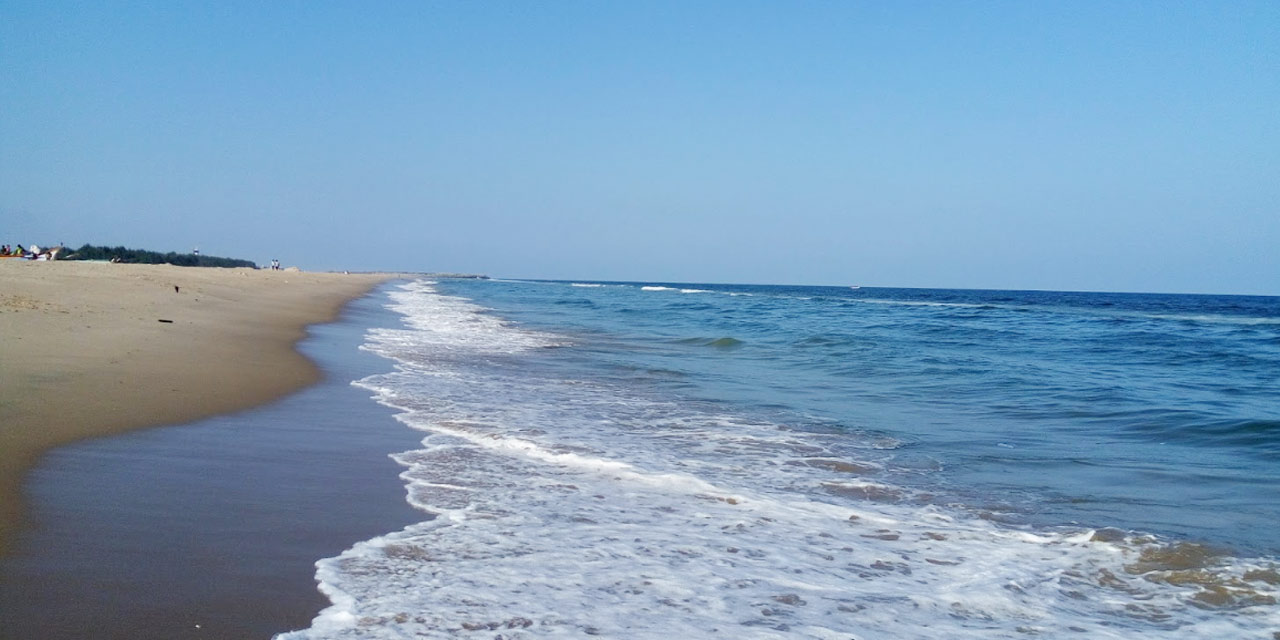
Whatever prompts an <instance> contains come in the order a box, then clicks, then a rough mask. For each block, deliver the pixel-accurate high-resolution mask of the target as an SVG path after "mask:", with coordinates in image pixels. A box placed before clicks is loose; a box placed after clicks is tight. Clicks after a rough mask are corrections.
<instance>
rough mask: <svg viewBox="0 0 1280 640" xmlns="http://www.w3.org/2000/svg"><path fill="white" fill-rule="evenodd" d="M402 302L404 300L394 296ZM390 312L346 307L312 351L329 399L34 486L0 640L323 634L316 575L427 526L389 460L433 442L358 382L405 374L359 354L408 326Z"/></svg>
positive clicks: (135, 435)
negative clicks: (375, 542)
mask: <svg viewBox="0 0 1280 640" xmlns="http://www.w3.org/2000/svg"><path fill="white" fill-rule="evenodd" d="M391 286H394V285H391ZM385 301H386V300H385V296H383V295H381V294H379V293H374V294H373V295H370V296H366V297H363V298H360V299H358V300H355V301H353V302H352V303H350V304H348V305H346V306H345V307H344V308H343V310H342V313H341V315H340V317H339V319H338V321H337V322H334V323H328V324H321V325H314V326H312V327H310V328H309V329H308V330H307V337H306V338H305V339H304V340H303V341H302V342H301V343H299V345H298V348H299V349H300V350H301V352H302V353H303V354H305V355H306V356H307V357H308V358H310V359H311V360H312V361H314V362H316V363H317V365H318V366H319V367H320V368H321V371H322V373H323V377H322V379H321V380H320V382H319V383H318V384H315V385H312V386H309V387H307V388H306V389H303V390H301V391H300V392H298V393H295V394H291V395H289V396H288V397H285V398H282V399H280V400H279V401H276V402H270V403H268V404H266V405H264V406H262V407H257V408H254V409H250V410H246V411H237V412H235V413H231V414H225V415H218V416H214V417H211V418H207V419H204V420H199V421H196V422H192V423H188V424H184V425H180V426H173V427H167V428H163V429H148V430H141V431H135V432H131V433H126V434H120V435H116V436H112V437H109V438H97V439H92V440H86V441H82V442H76V443H72V444H69V445H66V446H62V447H58V448H57V449H55V450H53V451H50V452H48V453H47V454H46V455H44V456H42V457H41V459H40V462H39V463H38V464H37V465H36V466H35V468H33V469H32V470H31V471H29V472H28V473H27V474H26V476H25V480H24V481H23V491H24V493H25V495H26V497H27V500H28V507H27V516H26V518H25V523H26V525H27V526H26V527H24V528H23V530H22V531H21V532H19V533H18V535H16V536H15V537H14V540H13V544H12V545H11V549H10V553H9V554H8V555H7V556H5V557H3V558H0V640H10V639H12V640H30V639H31V638H101V639H103V640H113V639H116V638H118V639H120V640H171V639H173V638H202V639H207V640H241V639H244V638H263V639H265V638H270V637H271V636H272V635H273V634H276V633H280V632H284V631H288V630H292V629H299V628H304V627H306V626H308V625H309V624H310V622H311V619H312V618H313V617H314V616H315V615H316V614H317V613H318V612H319V611H320V610H321V609H322V608H324V607H325V606H328V604H329V601H328V599H326V598H325V597H324V596H322V595H321V594H320V592H319V591H317V589H316V581H315V571H316V568H315V562H316V561H317V560H319V559H321V558H326V557H331V556H335V555H338V554H339V553H341V552H342V551H343V550H345V549H347V548H348V547H350V546H351V545H352V544H354V543H355V542H357V541H360V540H366V539H368V538H371V537H373V536H376V535H380V534H383V533H386V532H387V531H395V530H397V529H400V528H401V527H404V526H406V525H408V524H410V523H413V522H419V521H422V520H424V519H426V518H427V517H428V516H427V515H426V514H424V513H422V512H420V511H417V510H415V509H413V508H412V507H411V506H410V505H409V503H408V502H407V501H406V500H405V487H404V483H403V482H402V481H401V480H400V478H399V477H398V474H399V473H400V472H401V471H403V467H401V466H400V465H398V464H396V463H395V462H394V461H393V460H392V459H391V458H390V457H389V456H388V454H389V453H392V452H397V451H405V450H409V449H413V448H416V447H417V446H419V442H420V440H421V436H422V434H421V433H420V432H417V431H414V430H412V429H408V428H406V427H405V426H404V425H403V424H401V423H400V422H398V421H397V420H395V418H394V417H393V414H394V413H395V411H394V410H392V409H390V408H387V407H384V406H382V405H380V404H377V403H376V402H373V401H372V400H370V398H369V395H370V392H369V391H368V390H367V389H364V388H360V387H356V386H352V385H351V384H350V382H351V380H354V379H359V378H363V377H366V376H369V375H373V374H376V373H384V372H386V371H388V370H390V368H391V367H392V364H391V363H390V362H389V361H387V360H385V359H383V358H381V357H378V356H376V355H374V354H372V353H369V352H367V351H362V350H360V349H359V348H358V347H359V345H360V344H361V343H362V342H364V339H365V338H364V336H365V332H366V331H367V330H368V329H369V328H370V327H385V326H396V323H398V322H399V319H398V317H397V316H395V315H394V314H392V313H391V312H390V311H387V310H386V309H385V308H384V307H383V304H384V303H385Z"/></svg>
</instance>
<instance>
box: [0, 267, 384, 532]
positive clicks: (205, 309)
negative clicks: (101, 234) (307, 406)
mask: <svg viewBox="0 0 1280 640" xmlns="http://www.w3.org/2000/svg"><path fill="white" fill-rule="evenodd" d="M390 277H392V276H389V275H380V274H350V275H348V274H336V273H304V272H296V271H269V270H251V269H214V268H191V267H173V266H168V265H125V264H105V263H83V262H29V261H23V260H0V345H3V349H0V452H2V453H0V553H3V551H4V549H6V548H7V545H8V544H9V542H10V540H11V538H12V535H13V532H14V531H15V529H16V527H17V526H19V522H20V520H19V518H20V516H21V513H22V506H21V500H20V492H19V487H20V482H21V480H22V476H23V473H24V472H25V471H26V470H27V469H28V468H30V467H31V465H32V464H33V463H34V462H35V461H36V460H38V459H39V456H40V455H41V453H43V452H45V451H47V450H49V449H50V448H53V447H56V446H58V445H61V444H65V443H69V442H73V441H76V440H81V439H85V438H92V437H97V436H104V435H109V434H113V433H120V432H123V431H127V430H131V429H139V428H145V427H154V426H159V425H166V424H178V423H183V422H189V421H192V420H196V419H200V418H204V417H208V416H212V415H216V414H220V413H226V412H230V411H235V410H238V409H244V408H249V407H253V406H257V405H261V404H263V403H266V402H268V401H270V400H272V399H275V398H278V397H280V396H282V395H285V394H288V393H290V392H293V391H296V390H298V389H300V388H302V387H304V386H306V385H308V384H310V383H313V382H315V381H316V380H317V379H318V377H319V375H320V373H319V371H318V369H317V368H316V367H315V366H314V365H313V364H312V363H311V362H310V361H309V360H308V359H307V358H305V357H303V356H302V355H301V354H299V353H298V352H297V351H295V349H294V345H295V343H296V342H297V341H298V340H299V339H300V338H302V337H303V336H304V335H305V329H306V327H307V326H308V325H311V324H314V323H320V322H327V321H331V320H332V319H334V318H335V317H336V316H337V314H338V312H339V311H340V310H341V308H342V306H343V304H344V303H345V302H347V301H349V300H351V299H352V298H355V297H357V296H360V295H362V294H364V293H366V292H367V291H369V290H370V289H371V288H372V287H374V286H375V285H377V284H378V283H380V282H383V281H385V280H387V279H388V278H390Z"/></svg>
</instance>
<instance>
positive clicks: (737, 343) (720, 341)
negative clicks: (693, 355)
mask: <svg viewBox="0 0 1280 640" xmlns="http://www.w3.org/2000/svg"><path fill="white" fill-rule="evenodd" d="M675 343H676V344H691V345H696V346H699V347H714V348H716V349H736V348H738V347H741V346H742V345H744V344H746V342H744V341H742V340H739V339H737V338H733V337H728V336H726V337H723V338H683V339H680V340H676V341H675Z"/></svg>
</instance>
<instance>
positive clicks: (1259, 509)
mask: <svg viewBox="0 0 1280 640" xmlns="http://www.w3.org/2000/svg"><path fill="white" fill-rule="evenodd" d="M379 295H383V296H385V298H384V299H383V301H384V302H385V304H386V305H387V307H388V308H389V309H390V310H391V311H394V312H395V313H396V314H397V315H396V316H395V317H394V318H392V317H391V316H388V319H393V320H394V321H392V322H388V323H386V326H374V327H370V328H369V329H368V330H367V332H366V333H365V335H364V344H363V346H362V349H364V350H366V351H368V352H371V353H373V354H377V355H378V356H381V357H383V358H385V359H386V360H387V362H388V364H389V365H393V366H391V367H389V368H388V369H386V370H382V371H377V372H374V373H372V374H370V375H365V376H363V377H361V378H359V379H358V380H356V381H355V382H354V383H353V384H354V385H355V386H356V387H357V388H358V389H361V390H363V391H364V392H365V393H367V394H369V395H370V396H372V398H373V399H374V400H376V402H378V403H380V404H382V405H385V406H386V407H390V408H391V409H392V410H394V411H395V412H396V413H395V419H396V420H398V421H399V422H400V423H402V424H403V425H404V427H405V428H406V429H410V430H413V431H416V432H417V435H418V436H419V437H420V438H421V442H420V444H419V445H417V446H414V447H411V448H407V449H405V450H402V451H389V452H387V453H389V454H391V456H392V458H393V459H394V460H395V462H396V463H398V465H399V469H400V470H401V471H400V479H401V480H402V482H403V484H404V487H405V491H406V492H407V494H406V495H407V499H408V501H409V503H410V504H412V505H413V506H414V507H416V509H417V510H418V513H420V518H419V521H418V522H416V523H414V524H410V525H408V526H407V527H404V528H402V529H395V530H387V531H386V532H385V533H383V534H381V535H378V536H376V537H373V538H370V539H367V540H364V541H362V542H358V543H356V544H354V545H353V546H352V547H351V548H349V549H348V550H346V551H345V552H343V553H341V554H339V555H336V556H333V557H329V558H325V559H322V560H320V561H319V562H318V563H317V573H316V578H317V580H318V581H319V584H320V589H321V591H322V592H323V593H324V594H325V595H326V596H327V597H328V598H329V600H330V601H331V602H332V605H331V606H330V607H329V608H327V609H325V610H324V611H322V612H321V613H320V615H319V616H318V617H316V618H315V620H314V621H313V622H312V624H311V627H310V628H307V629H302V630H299V631H295V632H292V633H287V634H282V635H281V636H278V637H280V638H281V639H282V640H299V639H303V638H403V637H418V636H419V635H421V636H424V637H453V636H455V635H456V636H460V637H477V638H480V637H483V638H496V637H501V638H505V639H512V638H534V637H537V638H547V637H573V638H579V637H586V636H600V637H607V638H664V639H667V638H705V637H726V638H822V639H828V638H831V639H834V638H841V639H849V638H859V639H870V638H1000V637H1005V638H1030V637H1053V638H1058V637H1081V638H1134V637H1144V638H1204V637H1220V638H1280V605H1277V601H1276V598H1277V596H1280V535H1278V534H1277V533H1276V525H1277V523H1280V490H1278V489H1280V464H1278V463H1280V298H1275V297H1243V296H1207V295H1154V294H1118V293H1062V292H1043V291H971V290H931V289H886V288H870V287H863V288H857V287H787V286H747V285H710V284H707V285H703V284H697V285H690V284H671V283H616V282H587V281H579V282H548V281H506V280H461V279H459V280H451V279H440V280H437V281H432V280H425V279H424V280H417V281H412V282H406V283H403V284H400V285H396V286H394V287H391V288H390V289H389V290H388V291H386V292H384V293H382V294H379Z"/></svg>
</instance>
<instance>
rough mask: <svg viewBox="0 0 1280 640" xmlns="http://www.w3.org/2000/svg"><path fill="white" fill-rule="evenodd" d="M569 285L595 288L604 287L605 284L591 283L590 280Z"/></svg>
mask: <svg viewBox="0 0 1280 640" xmlns="http://www.w3.org/2000/svg"><path fill="white" fill-rule="evenodd" d="M569 286H571V287H582V288H584V289H595V288H598V287H603V286H604V285H602V284H595V283H590V282H574V283H572V284H570V285H569Z"/></svg>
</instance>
